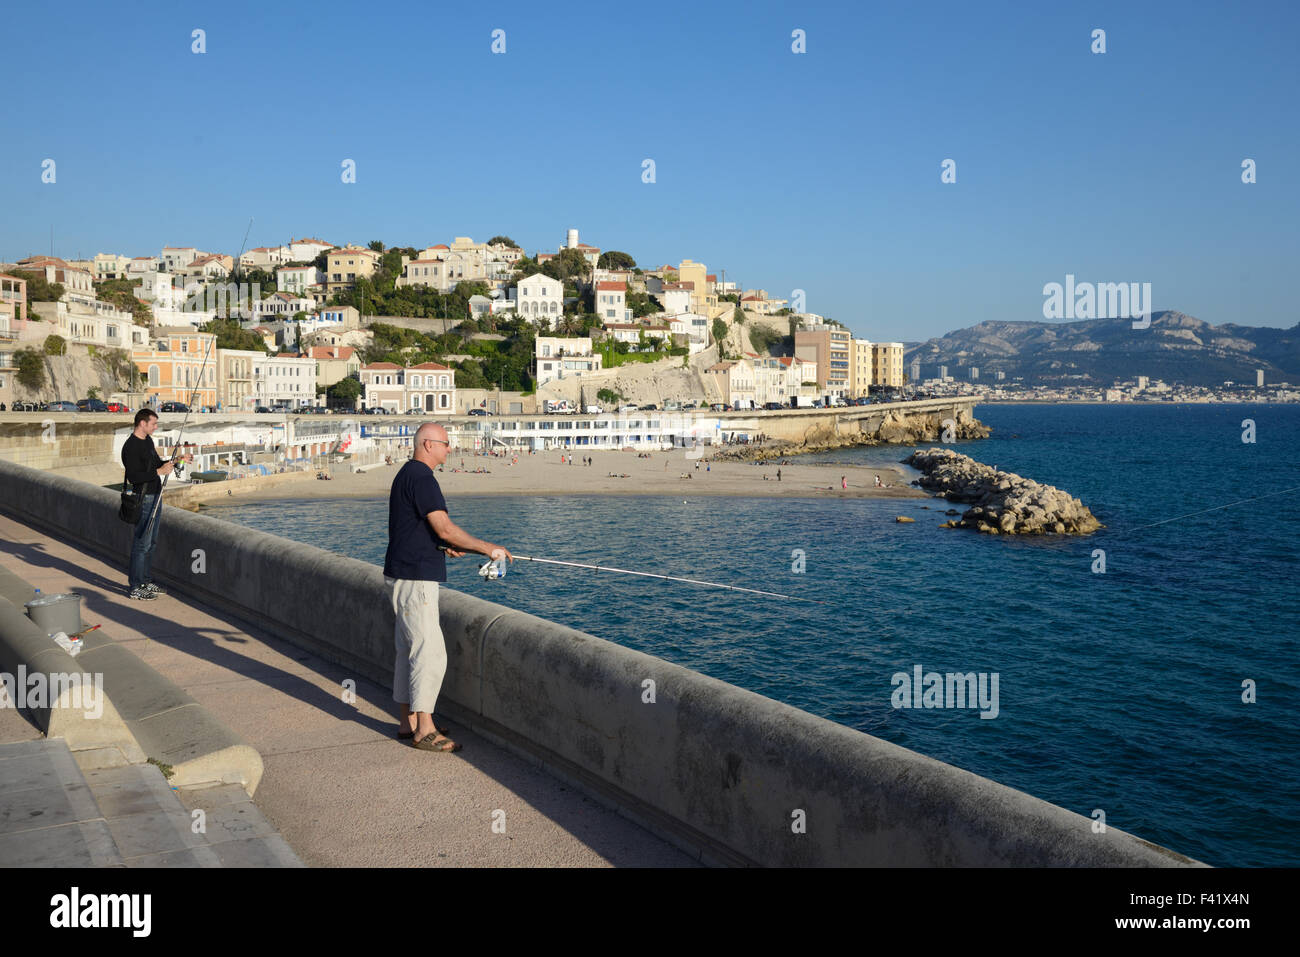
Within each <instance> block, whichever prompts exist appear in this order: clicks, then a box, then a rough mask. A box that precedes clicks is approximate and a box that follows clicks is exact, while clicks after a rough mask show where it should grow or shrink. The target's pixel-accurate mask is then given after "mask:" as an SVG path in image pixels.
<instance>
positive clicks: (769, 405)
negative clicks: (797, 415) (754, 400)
mask: <svg viewBox="0 0 1300 957" xmlns="http://www.w3.org/2000/svg"><path fill="white" fill-rule="evenodd" d="M763 408H765V409H767V410H768V411H770V412H779V411H780V410H781V409H782V408H783V406H782V405H781V403H780V402H764V403H763Z"/></svg>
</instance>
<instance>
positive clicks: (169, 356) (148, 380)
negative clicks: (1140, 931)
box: [131, 326, 217, 408]
mask: <svg viewBox="0 0 1300 957" xmlns="http://www.w3.org/2000/svg"><path fill="white" fill-rule="evenodd" d="M216 352H217V337H216V336H214V335H211V334H210V333H206V332H198V331H196V330H194V329H190V328H188V327H182V326H174V327H162V328H159V329H157V330H155V337H154V339H153V340H152V341H150V342H148V343H146V344H145V345H144V346H143V347H140V346H137V347H135V348H133V349H132V350H131V361H132V362H134V363H135V365H136V368H138V369H139V370H140V373H141V375H143V376H144V388H145V391H147V392H148V394H149V404H150V405H153V406H155V407H156V406H157V405H159V404H160V403H162V402H184V403H185V404H186V405H189V406H191V408H202V407H204V406H215V405H216V404H217V355H216ZM205 360H206V361H205Z"/></svg>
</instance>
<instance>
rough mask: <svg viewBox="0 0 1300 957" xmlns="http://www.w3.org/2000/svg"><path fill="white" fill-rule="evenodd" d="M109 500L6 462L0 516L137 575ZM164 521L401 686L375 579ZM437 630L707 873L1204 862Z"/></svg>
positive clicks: (489, 613) (683, 691)
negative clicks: (715, 866) (714, 867)
mask: <svg viewBox="0 0 1300 957" xmlns="http://www.w3.org/2000/svg"><path fill="white" fill-rule="evenodd" d="M116 508H117V496H116V495H115V494H114V493H111V492H109V491H106V490H104V489H100V488H95V487H93V486H88V485H85V484H83V483H78V482H74V481H71V480H68V479H63V478H60V477H56V476H50V475H48V474H44V473H41V472H38V471H35V470H32V469H28V468H24V467H22V466H17V465H13V464H11V463H7V462H0V509H2V510H4V511H6V512H9V513H11V514H13V515H14V516H16V517H18V518H20V519H22V520H23V521H27V522H30V523H32V524H34V525H37V526H40V527H41V528H43V529H44V530H46V531H47V532H49V533H51V534H54V535H56V536H58V537H61V538H64V539H66V540H69V541H73V542H75V543H77V544H79V545H81V546H83V547H86V548H88V549H89V550H92V551H96V552H100V553H103V554H105V555H110V556H116V557H117V558H118V559H119V560H120V561H122V562H123V563H124V562H125V557H126V555H127V551H128V549H127V542H128V531H129V530H128V529H127V527H126V526H125V525H123V524H122V523H121V522H119V521H118V520H117V517H116ZM163 522H164V524H163V528H162V533H161V535H160V537H159V545H158V551H157V553H156V555H155V559H154V570H155V573H156V574H157V577H158V578H159V579H160V580H162V581H164V582H165V583H167V584H170V585H172V586H173V587H175V588H177V589H178V590H180V591H182V592H184V593H186V594H189V595H192V596H193V597H195V598H197V599H199V600H201V601H203V602H206V603H208V604H210V605H212V606H214V607H216V608H219V609H222V610H225V611H228V612H229V613H231V614H233V615H235V616H236V617H239V618H242V619H244V620H246V621H249V622H251V623H254V624H256V625H257V626H259V627H261V628H263V629H265V630H268V631H270V632H272V633H274V634H276V635H278V636H280V637H282V638H284V639H286V640H288V641H290V642H293V643H294V644H297V645H299V646H301V647H303V648H307V649H309V650H311V651H313V652H315V653H317V654H319V655H321V656H322V657H324V658H326V659H328V660H330V661H333V662H336V663H338V664H340V665H343V666H345V667H346V668H349V669H352V670H354V671H355V672H356V673H357V674H358V675H359V676H360V675H364V676H365V677H367V678H370V679H372V680H375V681H378V682H380V683H382V684H384V685H385V686H389V685H390V683H391V674H392V662H393V648H392V628H393V617H392V610H391V606H390V604H389V602H388V594H387V589H386V588H385V586H384V584H383V579H382V574H381V571H380V569H379V568H377V567H375V566H373V565H368V564H365V563H363V562H359V561H355V560H353V559H349V558H343V557H340V556H337V555H334V554H332V553H329V552H325V551H323V550H320V549H317V548H313V547H311V546H307V545H301V544H298V543H296V542H290V541H287V540H285V539H282V538H278V537H276V536H273V535H268V534H265V533H262V532H257V531H252V530H249V529H247V528H244V527H242V526H236V525H233V524H229V523H226V522H222V521H220V520H217V519H213V518H209V517H207V516H205V515H195V514H191V513H189V512H186V511H183V510H179V509H175V508H171V507H165V509H164V518H163ZM441 618H442V627H443V631H444V633H445V634H446V637H447V646H448V657H449V670H448V675H447V681H446V683H445V685H444V689H443V699H442V702H443V703H444V704H445V707H444V708H442V709H441V710H445V711H446V712H447V713H448V715H449V716H451V717H453V718H455V719H458V720H461V721H464V722H465V723H467V724H468V725H470V726H471V727H473V728H474V729H475V730H477V731H479V732H482V733H484V734H486V735H488V736H489V737H494V738H496V739H498V740H500V741H502V742H503V743H505V744H506V745H508V746H510V747H512V748H513V749H515V750H517V751H519V752H520V753H522V754H525V755H527V756H529V757H530V758H531V759H532V760H534V761H536V762H539V763H541V764H543V765H544V766H545V767H547V768H548V769H549V770H551V771H552V772H553V773H555V774H557V775H559V776H561V777H564V778H567V779H569V780H571V781H573V782H574V783H576V784H577V785H578V786H580V787H582V788H584V789H586V790H587V791H589V792H590V793H592V794H594V795H597V796H599V797H600V798H601V799H603V800H605V801H607V802H610V803H612V804H615V805H616V806H618V807H619V808H620V810H621V811H622V812H623V813H625V814H626V815H627V816H629V817H631V818H633V819H634V820H638V821H639V822H641V823H643V824H644V825H645V826H647V827H648V828H650V829H651V830H653V831H655V832H657V833H660V834H661V835H663V836H665V837H667V838H669V839H670V840H672V841H674V842H675V843H677V844H678V845H680V846H682V847H684V848H687V849H689V850H691V851H692V852H693V853H695V854H697V855H698V856H699V857H700V858H701V859H702V860H705V861H707V862H711V863H728V864H762V865H804V866H810V865H831V866H839V865H890V866H950V865H952V866H1007V865H1020V866H1178V865H1192V864H1195V863H1196V862H1194V861H1191V860H1189V859H1188V858H1185V857H1183V856H1181V855H1178V854H1176V853H1174V852H1172V851H1169V850H1166V849H1164V848H1161V847H1158V846H1156V845H1153V844H1150V843H1148V842H1146V841H1142V840H1140V839H1139V838H1136V837H1134V836H1132V835H1129V834H1126V833H1124V832H1122V831H1118V830H1116V829H1114V828H1107V830H1106V832H1105V833H1104V834H1096V833H1093V830H1092V823H1093V822H1092V821H1091V820H1090V819H1088V818H1085V817H1083V816H1081V815H1078V814H1074V813H1073V812H1070V811H1066V810H1064V809H1062V808H1059V807H1056V806H1054V805H1051V804H1048V803H1046V802H1044V801H1040V800H1038V799H1037V798H1034V797H1031V796H1029V795H1027V794H1023V793H1021V792H1019V791H1015V790H1012V789H1010V788H1007V787H1004V786H1002V785H999V784H997V783H995V782H993V781H990V780H988V779H985V778H981V777H978V776H977V775H974V774H970V773H968V772H966V771H962V770H960V769H957V768H954V767H951V766H949V765H945V764H943V763H941V762H938V761H935V760H932V759H930V758H926V757H924V756H922V755H919V754H915V753H913V752H911V751H908V750H906V749H904V748H900V747H897V746H895V745H892V744H889V743H887V742H884V741H881V740H879V739H876V738H873V737H870V736H869V735H865V734H861V733H859V732H857V731H853V730H851V729H849V728H846V727H843V726H842V725H838V724H835V723H833V722H830V721H826V720H824V719H821V718H817V717H815V716H813V715H810V714H807V713H806V712H803V711H800V710H798V709H796V708H792V707H789V706H787V705H783V704H780V703H778V702H775V701H772V700H770V699H767V698H764V697H762V696H760V695H756V694H752V693H750V692H747V691H744V690H742V689H739V688H736V687H734V686H732V685H728V684H726V683H724V682H721V681H717V680H714V679H711V678H708V677H705V676H703V675H700V674H697V673H695V672H692V671H690V670H688V669H686V668H682V667H679V666H676V665H673V664H670V663H668V662H665V661H662V660H660V659H657V658H654V657H652V656H649V655H645V654H641V653H639V652H635V651H631V650H629V649H626V648H623V647H621V646H618V645H614V644H612V643H610V642H606V641H603V640H601V639H600V638H597V637H595V636H593V635H589V634H585V633H583V632H580V631H577V630H575V629H572V628H568V627H566V626H564V625H560V624H557V623H554V622H549V621H546V620H543V619H541V618H537V617H535V616H532V615H527V614H524V613H522V612H517V611H513V610H511V609H509V608H506V607H504V606H501V605H497V604H494V603H492V602H488V601H483V600H481V599H479V598H475V597H473V596H470V595H465V594H461V593H458V592H455V591H452V590H450V589H444V590H443V601H442V602H441ZM648 681H652V682H653V690H654V701H653V703H649V702H648V698H649V694H648V690H649V688H650V687H651V686H650V685H648V684H647V682H648Z"/></svg>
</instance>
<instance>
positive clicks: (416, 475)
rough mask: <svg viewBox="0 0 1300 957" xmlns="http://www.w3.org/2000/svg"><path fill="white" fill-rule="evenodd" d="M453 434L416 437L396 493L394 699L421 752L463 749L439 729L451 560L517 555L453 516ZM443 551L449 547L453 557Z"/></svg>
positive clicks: (433, 427) (426, 427) (387, 564)
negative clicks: (443, 481)
mask: <svg viewBox="0 0 1300 957" xmlns="http://www.w3.org/2000/svg"><path fill="white" fill-rule="evenodd" d="M449 449H450V443H449V442H448V439H447V430H446V429H444V428H443V427H442V426H441V425H438V424H437V423H436V422H426V423H424V424H423V425H421V426H420V428H419V430H418V431H417V432H416V433H415V440H414V443H413V449H412V451H413V453H414V454H413V455H412V457H411V460H410V461H409V462H407V463H406V464H405V465H403V466H402V468H401V469H400V470H399V471H398V473H397V476H396V477H395V478H394V479H393V487H392V490H391V491H390V492H389V494H388V552H387V553H386V554H385V555H384V582H385V583H386V584H387V585H388V587H389V591H390V592H391V595H392V601H393V614H394V616H395V617H396V619H397V620H396V623H395V625H394V627H393V641H394V643H395V644H396V646H397V648H396V650H397V659H396V662H395V664H394V667H393V700H394V701H396V702H397V704H398V706H399V710H398V732H397V736H398V737H399V738H403V739H409V740H410V741H411V743H412V744H413V745H415V747H416V748H418V749H419V750H421V751H441V752H449V751H459V750H460V745H459V744H457V743H456V742H455V741H453V740H451V738H448V737H446V735H445V732H446V730H447V729H446V728H438V727H435V725H434V723H433V710H434V707H435V705H437V703H438V692H439V691H441V690H442V680H443V678H444V676H445V675H446V674H447V646H446V643H445V642H444V641H443V637H442V626H441V625H440V624H439V621H438V583H439V582H445V581H446V580H447V561H446V555H450V556H452V557H453V558H459V557H460V556H462V555H464V554H465V553H466V552H479V553H480V554H483V555H487V556H488V557H489V558H491V559H493V560H494V561H498V560H500V559H503V558H508V559H509V560H510V561H512V562H513V561H514V560H515V559H514V556H513V555H511V554H510V552H508V551H507V550H506V549H504V548H502V547H501V546H500V545H493V544H491V543H490V542H485V541H483V540H482V539H480V538H475V537H474V536H473V535H470V534H468V533H467V532H465V531H463V530H462V529H460V528H459V527H457V525H456V523H455V522H453V521H452V520H451V519H450V518H449V517H448V515H447V502H446V500H445V499H444V498H443V497H442V489H441V488H440V487H439V486H438V480H437V479H436V478H434V476H433V470H434V469H436V468H437V467H438V466H439V465H441V464H442V463H443V462H445V461H446V460H447V454H448V451H449ZM440 549H445V554H444V552H443V551H441V550H440Z"/></svg>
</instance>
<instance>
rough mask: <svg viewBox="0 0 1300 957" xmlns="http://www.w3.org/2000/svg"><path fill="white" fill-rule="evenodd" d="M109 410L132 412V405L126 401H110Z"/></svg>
mask: <svg viewBox="0 0 1300 957" xmlns="http://www.w3.org/2000/svg"><path fill="white" fill-rule="evenodd" d="M108 411H109V412H130V411H131V409H130V407H128V406H127V404H126V403H125V402H110V403H109V404H108Z"/></svg>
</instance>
